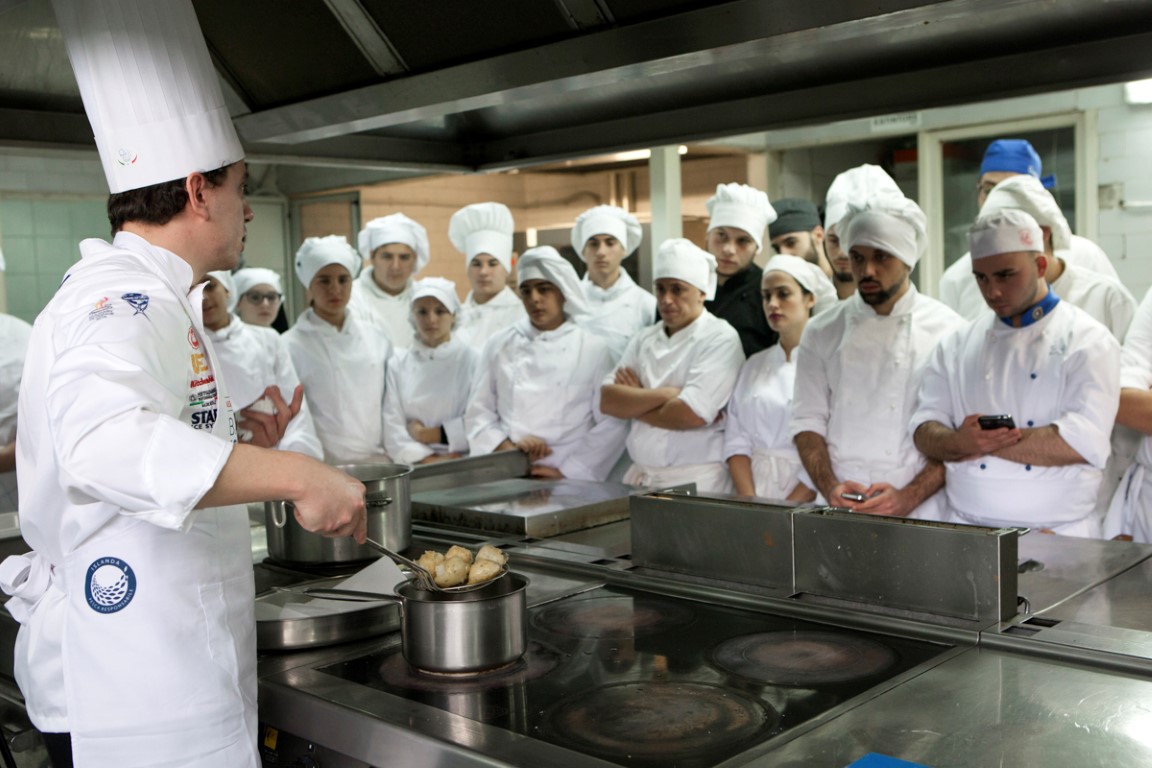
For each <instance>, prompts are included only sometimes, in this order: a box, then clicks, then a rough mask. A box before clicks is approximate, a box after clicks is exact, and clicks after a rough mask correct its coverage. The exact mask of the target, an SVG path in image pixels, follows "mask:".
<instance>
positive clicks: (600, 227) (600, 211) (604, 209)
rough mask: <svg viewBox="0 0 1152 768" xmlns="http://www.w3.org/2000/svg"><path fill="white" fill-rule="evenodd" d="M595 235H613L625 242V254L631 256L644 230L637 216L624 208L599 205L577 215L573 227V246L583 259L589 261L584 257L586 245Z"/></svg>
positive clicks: (642, 236)
mask: <svg viewBox="0 0 1152 768" xmlns="http://www.w3.org/2000/svg"><path fill="white" fill-rule="evenodd" d="M594 235H612V237H614V238H616V239H617V240H619V241H620V242H621V243H622V244H623V246H624V255H625V256H630V255H631V254H632V252H633V251H635V250H636V249H637V248H639V247H640V241H641V240H642V239H643V238H644V230H643V229H641V228H640V222H638V221H637V220H636V217H635V216H633V215H632V214H630V213H628V211H626V210H624V209H623V208H617V207H616V206H614V205H598V206H596V207H595V208H589V209H588V210H586V211H584V213H582V214H580V215H579V216H578V217H576V226H574V227H572V247H573V248H574V249H575V250H576V255H577V256H579V257H580V260H581V261H585V262H586V261H587V259H585V258H584V246H585V245H587V244H588V239H589V238H591V237H593V236H594Z"/></svg>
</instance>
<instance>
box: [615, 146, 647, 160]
mask: <svg viewBox="0 0 1152 768" xmlns="http://www.w3.org/2000/svg"><path fill="white" fill-rule="evenodd" d="M650 157H652V150H650V149H633V150H632V151H630V152H617V153H616V154H614V155H612V159H613V160H615V161H616V162H618V163H627V162H631V161H632V160H647V159H649V158H650Z"/></svg>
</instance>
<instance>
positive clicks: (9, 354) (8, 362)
mask: <svg viewBox="0 0 1152 768" xmlns="http://www.w3.org/2000/svg"><path fill="white" fill-rule="evenodd" d="M31 335H32V326H30V325H28V323H26V322H24V321H23V320H21V319H20V318H18V317H13V316H12V315H5V314H0V446H3V445H8V444H9V443H11V442H12V441H13V440H15V439H16V401H17V397H18V395H19V393H20V374H21V372H22V371H23V370H24V355H25V353H26V352H27V350H28V339H29V337H30V336H31ZM16 503H17V496H16V473H15V472H4V473H0V512H12V511H15V509H16Z"/></svg>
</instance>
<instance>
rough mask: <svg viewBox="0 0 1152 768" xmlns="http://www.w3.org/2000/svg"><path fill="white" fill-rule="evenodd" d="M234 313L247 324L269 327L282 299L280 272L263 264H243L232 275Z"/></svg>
mask: <svg viewBox="0 0 1152 768" xmlns="http://www.w3.org/2000/svg"><path fill="white" fill-rule="evenodd" d="M232 283H233V285H234V286H235V296H234V297H233V301H235V303H236V306H235V308H234V312H235V313H236V316H237V317H239V318H240V319H241V320H243V321H244V322H245V323H247V324H248V325H256V326H260V327H261V328H271V327H272V323H274V322H275V321H276V316H277V315H278V314H280V305H281V304H283V302H284V284H283V282H282V281H281V280H280V274H279V273H278V272H276V271H275V270H272V269H266V268H265V267H245V268H244V269H238V270H236V271H235V272H234V273H233V274H232Z"/></svg>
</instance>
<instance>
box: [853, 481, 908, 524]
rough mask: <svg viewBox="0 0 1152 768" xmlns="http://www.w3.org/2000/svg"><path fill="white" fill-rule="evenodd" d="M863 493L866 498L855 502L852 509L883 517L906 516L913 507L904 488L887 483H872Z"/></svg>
mask: <svg viewBox="0 0 1152 768" xmlns="http://www.w3.org/2000/svg"><path fill="white" fill-rule="evenodd" d="M864 495H865V496H866V497H867V498H866V499H865V500H864V501H862V502H860V503H859V504H857V505H856V508H855V509H854V510H853V511H855V512H863V513H866V514H869V515H884V516H885V517H907V516H908V514H909V513H910V512H912V510H913V509H914V507H913V505H912V504H911V502H910V501H909V499H908V494H906V493H905V492H904V489H902V488H896V487H894V486H892V485H890V484H888V483H873V484H872V485H870V486H868V489H867V490H866V491H865V492H864Z"/></svg>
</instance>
